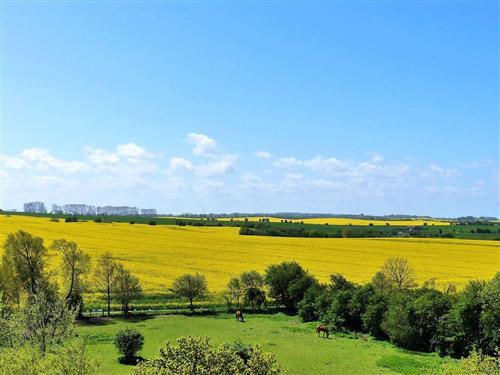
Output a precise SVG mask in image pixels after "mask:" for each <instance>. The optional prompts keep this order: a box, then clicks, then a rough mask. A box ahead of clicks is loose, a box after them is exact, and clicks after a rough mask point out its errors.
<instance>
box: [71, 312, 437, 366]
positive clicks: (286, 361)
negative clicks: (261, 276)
mask: <svg viewBox="0 0 500 375" xmlns="http://www.w3.org/2000/svg"><path fill="white" fill-rule="evenodd" d="M126 327H128V328H133V329H136V330H138V331H140V332H141V333H142V334H143V335H144V336H145V346H144V349H143V350H142V351H141V352H140V353H139V354H140V355H141V356H143V357H144V358H146V359H150V358H154V357H155V356H157V355H158V353H159V348H160V347H162V346H163V344H164V342H165V340H175V339H176V338H178V337H180V336H184V335H187V334H191V335H194V336H202V335H206V336H210V337H211V338H212V342H213V344H216V345H219V344H222V343H232V342H234V341H235V340H237V339H239V340H241V341H242V342H244V343H246V344H260V345H262V346H263V347H264V349H265V350H266V351H272V352H273V353H275V354H276V357H277V359H278V360H279V362H280V363H281V365H282V366H283V368H284V369H285V370H286V371H287V373H288V374H318V375H321V374H325V375H326V374H397V373H399V374H421V373H422V371H424V370H425V368H426V367H429V366H436V365H438V364H439V363H441V362H442V361H443V360H442V359H441V358H439V357H438V356H437V355H435V354H422V353H411V352H406V351H404V350H401V349H398V348H396V347H394V346H392V345H391V344H390V343H388V342H382V341H375V340H372V339H370V338H368V337H364V336H363V337H361V338H354V337H350V336H346V335H331V336H330V339H323V338H318V337H317V336H316V335H315V333H314V327H315V324H314V323H301V322H300V321H299V320H298V319H297V318H295V317H288V316H284V315H281V314H277V315H247V316H246V322H245V323H237V322H236V321H235V320H234V316H233V315H228V314H222V315H219V316H196V317H193V316H191V317H189V316H179V315H172V316H157V317H133V318H130V319H111V320H104V321H103V322H101V324H82V325H80V326H79V327H78V328H77V332H78V334H79V336H80V337H83V338H84V339H85V341H86V342H87V344H88V345H89V351H90V353H91V354H93V355H94V356H96V357H97V358H98V359H99V360H100V362H101V363H102V365H101V367H100V369H99V373H101V374H123V373H129V372H130V367H129V366H126V365H121V364H119V363H118V357H119V355H118V353H117V351H116V349H115V347H114V342H113V340H114V336H115V335H116V333H117V332H118V331H119V330H121V329H123V328H126Z"/></svg>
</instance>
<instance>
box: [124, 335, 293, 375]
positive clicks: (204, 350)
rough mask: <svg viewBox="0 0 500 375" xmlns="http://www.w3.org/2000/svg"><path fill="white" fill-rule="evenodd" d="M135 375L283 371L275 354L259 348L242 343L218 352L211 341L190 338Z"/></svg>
mask: <svg viewBox="0 0 500 375" xmlns="http://www.w3.org/2000/svg"><path fill="white" fill-rule="evenodd" d="M133 373H134V374H136V375H147V374H195V373H196V374H220V375H248V374H260V375H281V374H283V370H282V369H281V367H280V365H279V363H278V362H277V360H276V358H275V356H274V355H273V354H271V353H265V352H264V351H263V350H262V348H261V347H260V346H258V345H256V346H247V345H244V344H241V343H235V344H234V345H227V344H226V345H221V346H219V347H218V348H214V347H213V346H212V344H211V342H210V339H209V338H208V337H193V336H186V337H181V338H179V339H177V345H173V344H172V343H170V342H167V343H166V344H165V347H164V348H162V349H161V350H160V356H159V357H158V358H156V359H153V360H150V361H144V362H141V363H140V364H139V365H138V366H137V367H135V368H134V372H133Z"/></svg>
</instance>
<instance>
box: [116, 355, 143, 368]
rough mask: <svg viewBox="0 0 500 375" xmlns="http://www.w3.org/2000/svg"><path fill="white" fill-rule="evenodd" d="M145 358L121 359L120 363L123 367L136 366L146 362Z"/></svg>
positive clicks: (119, 359)
mask: <svg viewBox="0 0 500 375" xmlns="http://www.w3.org/2000/svg"><path fill="white" fill-rule="evenodd" d="M145 360H146V359H145V358H142V357H135V356H134V357H120V358H118V362H119V363H120V364H122V365H127V366H136V365H137V364H139V363H141V362H143V361H145Z"/></svg>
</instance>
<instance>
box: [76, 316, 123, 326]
mask: <svg viewBox="0 0 500 375" xmlns="http://www.w3.org/2000/svg"><path fill="white" fill-rule="evenodd" d="M76 324H77V325H80V326H107V325H111V324H116V321H115V319H114V318H113V317H110V318H107V317H92V318H89V317H85V318H81V319H78V320H77V321H76Z"/></svg>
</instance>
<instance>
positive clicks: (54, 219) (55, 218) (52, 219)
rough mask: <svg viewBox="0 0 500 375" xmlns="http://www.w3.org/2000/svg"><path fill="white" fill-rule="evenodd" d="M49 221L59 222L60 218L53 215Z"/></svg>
mask: <svg viewBox="0 0 500 375" xmlns="http://www.w3.org/2000/svg"><path fill="white" fill-rule="evenodd" d="M49 221H51V222H53V223H58V222H59V219H58V218H57V217H51V218H50V220H49Z"/></svg>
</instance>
